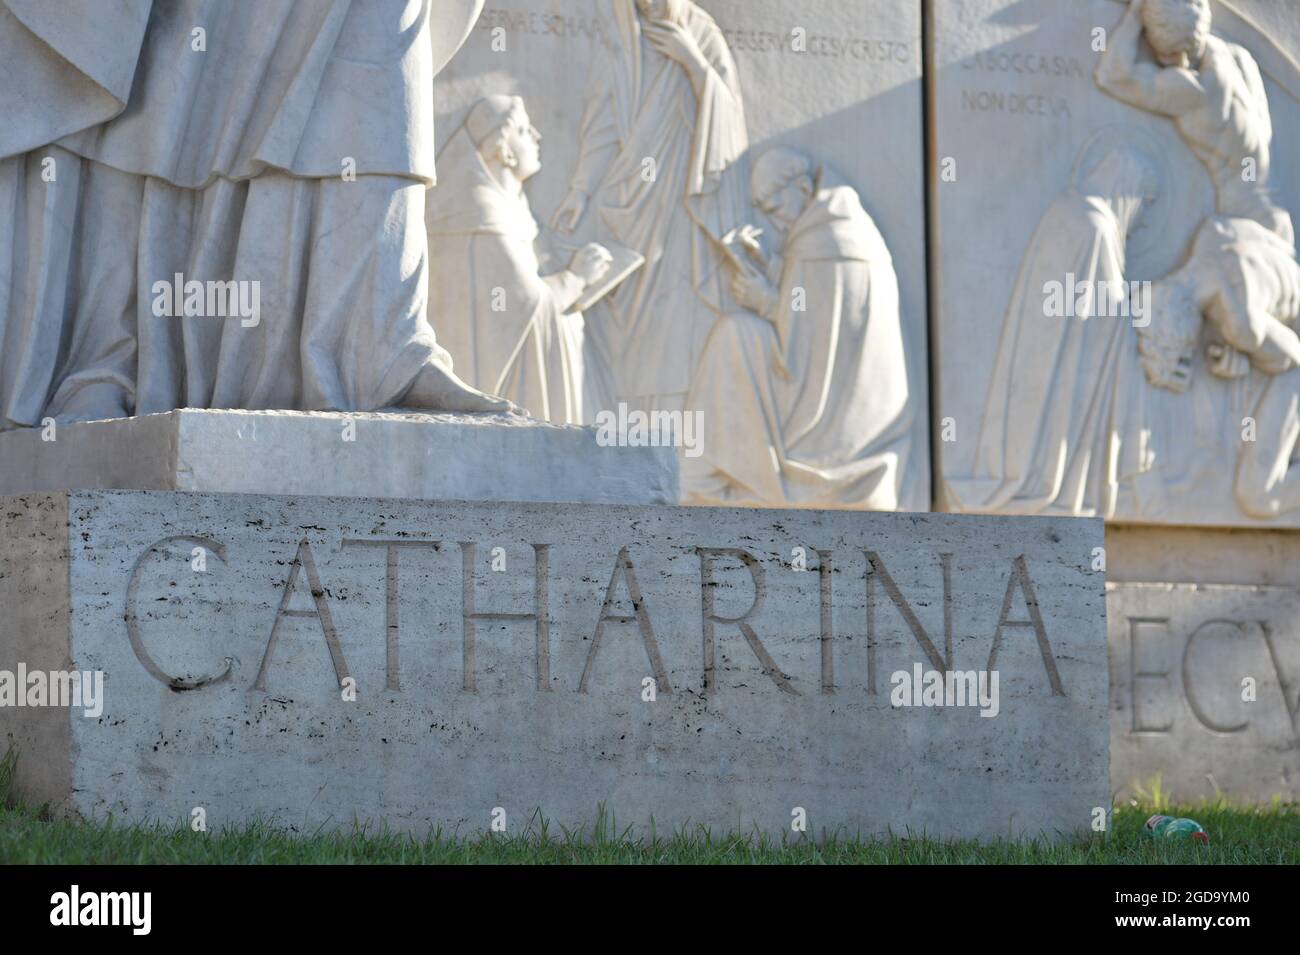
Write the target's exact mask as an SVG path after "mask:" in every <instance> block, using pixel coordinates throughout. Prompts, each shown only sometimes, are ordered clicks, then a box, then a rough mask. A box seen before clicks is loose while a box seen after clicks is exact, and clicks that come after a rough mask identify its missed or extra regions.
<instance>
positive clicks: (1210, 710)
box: [1106, 526, 1300, 804]
mask: <svg viewBox="0 0 1300 955" xmlns="http://www.w3.org/2000/svg"><path fill="white" fill-rule="evenodd" d="M1106 551H1107V558H1108V564H1109V566H1108V568H1107V581H1106V604H1107V618H1108V625H1109V631H1110V661H1111V684H1110V686H1111V779H1112V781H1113V784H1114V786H1115V788H1116V791H1117V793H1118V794H1119V795H1120V796H1121V797H1127V796H1129V795H1131V794H1134V793H1138V794H1140V793H1142V792H1143V791H1146V792H1151V791H1152V790H1153V788H1154V787H1155V785H1156V784H1157V783H1158V785H1159V788H1160V789H1161V791H1162V792H1163V793H1166V794H1169V795H1170V796H1171V797H1172V798H1174V799H1175V800H1179V801H1182V802H1188V803H1190V802H1196V801H1198V800H1200V799H1202V798H1211V799H1212V798H1214V797H1216V796H1217V795H1219V794H1220V793H1224V794H1226V795H1228V796H1229V797H1231V798H1233V799H1237V800H1242V801H1249V802H1258V803H1264V804H1267V803H1269V802H1270V801H1272V799H1273V798H1274V797H1276V796H1281V797H1282V799H1283V801H1285V802H1295V801H1296V800H1297V799H1300V746H1297V742H1298V741H1300V537H1298V536H1297V535H1296V534H1295V533H1294V532H1291V533H1288V532H1286V531H1225V530H1219V531H1211V530H1208V529H1204V528H1201V529H1196V528H1160V527H1150V526H1112V527H1108V528H1107V530H1106Z"/></svg>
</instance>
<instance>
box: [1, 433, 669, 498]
mask: <svg viewBox="0 0 1300 955" xmlns="http://www.w3.org/2000/svg"><path fill="white" fill-rule="evenodd" d="M48 438H52V439H53V440H47V439H48ZM84 488H101V489H107V488H131V489H141V490H176V491H227V492H238V493H247V494H313V495H318V494H333V495H343V496H353V497H400V498H414V499H416V500H443V501H457V500H473V501H490V500H497V501H569V502H587V503H608V504H672V503H675V502H676V500H677V496H678V470H677V460H676V457H675V455H674V453H673V451H672V449H671V448H655V447H618V446H602V445H600V444H599V442H598V440H597V433H596V431H595V429H593V428H583V427H578V426H567V427H561V426H557V425H549V424H546V423H545V422H540V421H534V420H531V419H528V418H521V417H518V416H516V415H428V414H413V413H401V412H397V413H394V412H389V413H384V414H363V413H353V414H340V413H328V414H327V413H324V412H314V413H308V412H295V411H199V410H193V409H187V410H183V411H173V412H168V413H165V414H156V415H145V416H144V417H139V418H128V419H116V420H108V421H89V422H79V423H76V424H66V425H57V426H56V427H55V428H54V429H53V430H49V429H37V428H29V429H22V430H18V431H9V432H6V433H4V434H0V494H23V493H27V492H30V491H53V490H78V489H84Z"/></svg>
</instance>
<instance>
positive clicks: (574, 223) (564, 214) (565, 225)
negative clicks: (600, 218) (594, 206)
mask: <svg viewBox="0 0 1300 955" xmlns="http://www.w3.org/2000/svg"><path fill="white" fill-rule="evenodd" d="M586 211H587V197H586V195H584V194H583V193H582V192H581V191H580V190H578V189H570V190H569V194H568V195H567V196H566V197H565V199H564V203H563V204H562V205H561V206H560V208H559V209H557V210H556V212H555V215H553V216H552V217H551V228H552V229H555V230H556V231H558V232H564V233H569V232H572V231H573V230H574V229H576V228H578V220H579V219H581V218H582V214H583V213H584V212H586Z"/></svg>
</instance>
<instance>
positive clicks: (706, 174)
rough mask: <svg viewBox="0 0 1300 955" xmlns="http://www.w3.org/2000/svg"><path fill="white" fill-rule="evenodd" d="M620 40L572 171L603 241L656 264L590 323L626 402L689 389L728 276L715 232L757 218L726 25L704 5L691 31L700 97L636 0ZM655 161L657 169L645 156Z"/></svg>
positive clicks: (601, 77) (618, 17)
mask: <svg viewBox="0 0 1300 955" xmlns="http://www.w3.org/2000/svg"><path fill="white" fill-rule="evenodd" d="M614 14H615V21H616V27H617V29H616V31H615V34H616V35H615V36H614V37H613V38H612V39H611V42H610V45H608V46H607V47H604V48H602V49H601V50H600V52H599V53H598V54H597V58H596V61H595V62H594V64H593V67H592V70H591V75H590V79H589V81H588V82H589V93H588V100H587V106H586V111H585V114H584V116H583V120H582V133H581V138H582V148H581V155H580V157H579V161H578V167H577V170H576V171H575V173H574V176H573V178H572V184H573V186H574V187H575V188H577V189H580V190H581V191H582V192H584V193H586V194H587V195H589V196H591V197H592V199H591V202H592V205H593V207H594V208H593V212H595V213H596V216H597V221H596V229H595V239H596V241H598V242H599V241H601V240H602V239H606V240H612V241H614V242H616V243H618V244H620V245H624V246H627V247H629V248H631V249H635V250H636V251H638V252H640V253H641V254H643V255H644V256H645V257H646V264H645V266H644V267H643V268H641V269H639V270H638V271H637V272H635V273H634V274H633V275H632V276H631V277H630V278H629V279H628V280H627V281H626V282H624V283H623V284H622V285H620V286H619V288H618V289H617V290H616V291H615V292H614V293H613V295H612V296H610V298H609V300H608V308H607V309H601V314H600V315H599V316H598V317H595V316H594V317H593V318H592V320H591V321H589V323H588V334H590V335H592V336H593V337H594V338H595V339H596V342H595V344H596V345H597V346H598V350H599V352H600V353H601V354H602V355H604V356H605V360H606V361H607V362H609V364H610V366H611V368H612V371H613V378H614V385H615V387H616V388H617V390H618V393H619V395H620V397H634V396H653V395H660V394H672V393H684V392H686V391H687V389H688V388H689V387H690V380H691V372H692V369H693V368H694V365H695V362H696V360H697V359H698V357H699V354H700V351H701V349H702V348H703V345H704V340H705V339H706V338H707V337H708V333H709V329H710V328H711V327H712V324H713V320H714V318H715V317H716V315H717V314H718V313H719V312H720V311H721V310H722V309H723V308H724V307H726V306H727V304H728V302H729V298H728V296H729V290H728V289H727V281H728V278H729V276H728V275H727V273H726V271H725V268H723V267H722V265H721V262H720V261H719V259H718V256H717V254H716V252H715V251H714V249H713V246H712V244H711V241H710V239H709V238H708V237H707V236H706V235H705V234H704V233H705V231H707V232H709V233H711V234H713V235H714V236H715V237H719V238H720V237H721V236H722V235H723V234H724V233H725V232H726V231H727V230H729V229H731V228H733V227H735V226H738V225H742V224H743V223H745V222H747V221H749V220H750V218H751V215H750V199H749V192H748V190H749V182H748V171H747V169H746V168H745V166H746V165H747V164H746V163H745V162H744V160H743V157H744V155H745V152H746V150H747V148H748V145H749V140H748V135H747V133H746V130H745V113H744V106H743V99H742V94H741V90H740V79H739V76H738V74H737V71H736V65H735V61H734V60H733V59H732V56H731V51H730V50H729V49H728V47H727V43H726V40H725V39H724V37H723V35H722V31H721V30H720V29H719V28H718V26H717V24H716V23H715V22H714V21H713V19H712V18H711V17H710V16H709V15H708V14H707V13H705V12H704V11H703V10H702V9H700V8H699V7H698V6H697V5H695V4H694V3H691V4H688V5H687V13H686V17H685V22H684V26H685V28H686V29H687V30H688V31H689V32H690V33H691V35H692V36H693V37H694V38H695V40H696V43H697V44H698V45H699V47H700V50H701V52H702V53H703V54H704V56H705V58H706V59H707V60H708V62H709V65H710V69H709V71H708V74H707V77H706V79H705V82H704V84H703V89H702V90H701V92H700V95H699V96H697V95H696V91H695V90H694V89H693V87H692V85H691V80H690V78H689V77H688V76H687V74H686V71H685V69H683V67H682V66H681V65H680V64H678V63H677V62H676V61H674V60H671V59H669V58H667V57H665V56H664V55H663V54H661V53H659V52H658V51H656V50H655V49H654V48H653V47H652V46H651V45H650V43H649V41H648V40H646V39H645V37H644V35H643V34H642V30H641V20H640V18H639V16H638V14H637V11H636V6H635V3H634V2H633V0H614ZM647 159H653V161H654V169H653V175H652V176H650V175H647V165H646V160H647Z"/></svg>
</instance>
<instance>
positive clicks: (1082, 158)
mask: <svg viewBox="0 0 1300 955" xmlns="http://www.w3.org/2000/svg"><path fill="white" fill-rule="evenodd" d="M1158 168H1159V167H1158V166H1157V165H1156V164H1155V163H1154V161H1153V160H1152V159H1151V158H1150V157H1148V156H1147V155H1146V154H1145V153H1144V152H1143V151H1142V150H1141V149H1139V148H1138V147H1136V146H1133V145H1131V144H1129V143H1126V142H1123V141H1122V140H1118V139H1116V138H1115V137H1110V136H1106V135H1101V134H1099V135H1098V136H1095V137H1094V138H1093V139H1092V140H1091V141H1090V142H1089V143H1088V144H1086V145H1085V146H1084V148H1083V150H1082V151H1081V152H1080V155H1079V158H1078V161H1077V163H1076V165H1075V170H1074V175H1073V181H1072V184H1071V186H1070V187H1069V188H1068V189H1066V190H1065V191H1064V192H1063V193H1061V195H1060V196H1058V197H1057V198H1056V200H1055V201H1053V203H1052V204H1051V206H1050V207H1049V208H1048V210H1047V212H1046V213H1045V214H1044V215H1043V218H1042V220H1041V221H1040V222H1039V224H1038V227H1037V229H1035V231H1034V234H1033V238H1031V239H1030V240H1029V247H1028V251H1027V252H1026V253H1025V257H1024V260H1023V261H1022V262H1021V265H1020V272H1019V275H1018V277H1017V279H1016V285H1015V289H1014V291H1013V293H1012V296H1011V302H1010V305H1009V307H1008V309H1007V313H1006V317H1005V319H1004V320H1003V323H1002V331H1001V338H1000V340H999V344H998V354H997V360H996V363H995V365H994V369H993V376H992V379H991V381H990V385H989V391H988V397H987V400H986V404H985V408H984V416H983V418H982V419H981V423H980V432H979V439H978V444H977V448H976V457H975V465H974V473H973V474H972V475H970V476H968V477H964V478H958V479H950V480H949V481H948V482H947V486H946V491H947V494H948V499H949V503H950V505H951V506H953V507H956V508H959V509H960V510H964V511H981V512H1000V513H1008V514H1067V515H1080V516H1084V515H1102V516H1106V515H1110V514H1112V513H1113V512H1114V508H1115V502H1116V497H1117V494H1118V492H1119V488H1120V486H1121V485H1122V484H1123V483H1124V482H1125V481H1126V480H1127V479H1129V478H1131V477H1133V476H1135V475H1136V474H1139V473H1142V472H1143V471H1145V470H1146V469H1149V468H1150V466H1151V460H1150V458H1151V452H1150V448H1149V447H1148V446H1147V442H1146V441H1145V434H1144V431H1143V425H1142V422H1143V420H1144V419H1143V409H1142V406H1141V402H1142V400H1143V398H1144V392H1143V384H1144V383H1143V380H1142V378H1143V376H1142V370H1141V367H1140V363H1139V357H1138V349H1137V343H1136V336H1135V335H1134V333H1133V330H1132V328H1131V319H1130V318H1129V317H1127V316H1128V315H1129V309H1128V307H1127V306H1128V305H1130V304H1136V303H1129V302H1127V301H1125V300H1124V299H1125V296H1127V285H1126V284H1125V243H1126V241H1127V238H1128V236H1129V234H1130V232H1132V231H1133V230H1134V227H1135V225H1136V224H1137V222H1138V218H1139V212H1140V210H1141V209H1142V207H1143V206H1144V204H1146V203H1148V202H1149V201H1150V200H1152V199H1153V198H1154V197H1155V187H1156V179H1157V169H1158ZM1062 285H1066V286H1067V287H1068V288H1069V289H1070V290H1071V291H1075V292H1077V295H1069V294H1068V293H1067V295H1068V301H1067V302H1066V304H1067V305H1068V306H1069V308H1068V309H1066V314H1064V315H1062V314H1059V311H1060V310H1059V309H1055V308H1053V307H1051V302H1050V295H1049V289H1052V288H1060V287H1061V286H1062ZM1117 306H1118V307H1117Z"/></svg>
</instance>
